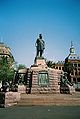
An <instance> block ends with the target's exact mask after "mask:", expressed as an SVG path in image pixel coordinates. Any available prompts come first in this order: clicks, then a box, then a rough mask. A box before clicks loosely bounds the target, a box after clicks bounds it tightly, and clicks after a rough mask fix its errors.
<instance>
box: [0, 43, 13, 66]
mask: <svg viewBox="0 0 80 119" xmlns="http://www.w3.org/2000/svg"><path fill="white" fill-rule="evenodd" d="M2 58H5V59H6V61H7V62H8V63H10V64H12V63H13V62H14V57H13V55H12V53H11V50H10V48H9V47H8V46H7V45H6V44H4V43H3V42H0V60H2Z"/></svg>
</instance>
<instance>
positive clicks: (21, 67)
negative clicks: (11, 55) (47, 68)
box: [18, 64, 26, 70]
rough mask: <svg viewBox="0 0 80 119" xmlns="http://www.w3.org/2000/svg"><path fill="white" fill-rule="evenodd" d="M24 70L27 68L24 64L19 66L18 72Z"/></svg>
mask: <svg viewBox="0 0 80 119" xmlns="http://www.w3.org/2000/svg"><path fill="white" fill-rule="evenodd" d="M24 68H26V66H25V65H24V64H19V66H18V70H19V69H24Z"/></svg>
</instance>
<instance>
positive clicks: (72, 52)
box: [66, 42, 80, 60]
mask: <svg viewBox="0 0 80 119" xmlns="http://www.w3.org/2000/svg"><path fill="white" fill-rule="evenodd" d="M66 59H68V60H80V56H79V55H77V54H76V53H75V48H74V46H73V43H72V42H71V47H70V54H69V55H68V57H67V58H66Z"/></svg>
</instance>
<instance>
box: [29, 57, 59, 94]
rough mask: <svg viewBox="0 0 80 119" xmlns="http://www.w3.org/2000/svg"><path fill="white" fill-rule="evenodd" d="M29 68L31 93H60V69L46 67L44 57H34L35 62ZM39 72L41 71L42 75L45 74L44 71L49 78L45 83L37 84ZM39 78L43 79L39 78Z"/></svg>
mask: <svg viewBox="0 0 80 119" xmlns="http://www.w3.org/2000/svg"><path fill="white" fill-rule="evenodd" d="M30 70H31V71H32V87H31V93H32V94H50V93H60V85H59V82H60V74H61V71H60V70H56V69H52V68H49V67H47V65H46V62H45V59H36V61H35V64H34V65H33V66H32V67H31V68H30ZM40 73H42V75H45V74H44V73H46V75H47V74H48V77H49V80H48V83H47V85H45V84H43V85H40V84H39V74H40ZM41 80H43V79H42V78H41ZM45 80H46V79H45ZM43 83H44V81H43Z"/></svg>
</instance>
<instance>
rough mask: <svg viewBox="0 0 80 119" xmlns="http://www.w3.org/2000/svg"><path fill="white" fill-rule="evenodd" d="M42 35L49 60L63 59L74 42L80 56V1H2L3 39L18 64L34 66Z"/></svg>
mask: <svg viewBox="0 0 80 119" xmlns="http://www.w3.org/2000/svg"><path fill="white" fill-rule="evenodd" d="M39 33H42V36H43V39H44V41H45V45H46V46H45V47H46V48H45V51H44V54H43V55H44V57H45V58H46V59H47V60H53V61H58V60H64V59H65V57H67V55H68V54H69V48H70V43H71V41H73V43H74V46H75V50H76V53H77V54H80V0H0V37H2V38H3V42H4V43H6V44H7V45H8V46H9V47H10V48H11V51H12V54H13V56H14V58H15V60H16V61H17V62H18V63H21V64H25V65H26V66H28V67H29V66H30V65H32V64H33V63H34V58H35V56H36V47H35V42H36V39H37V38H38V34H39Z"/></svg>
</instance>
